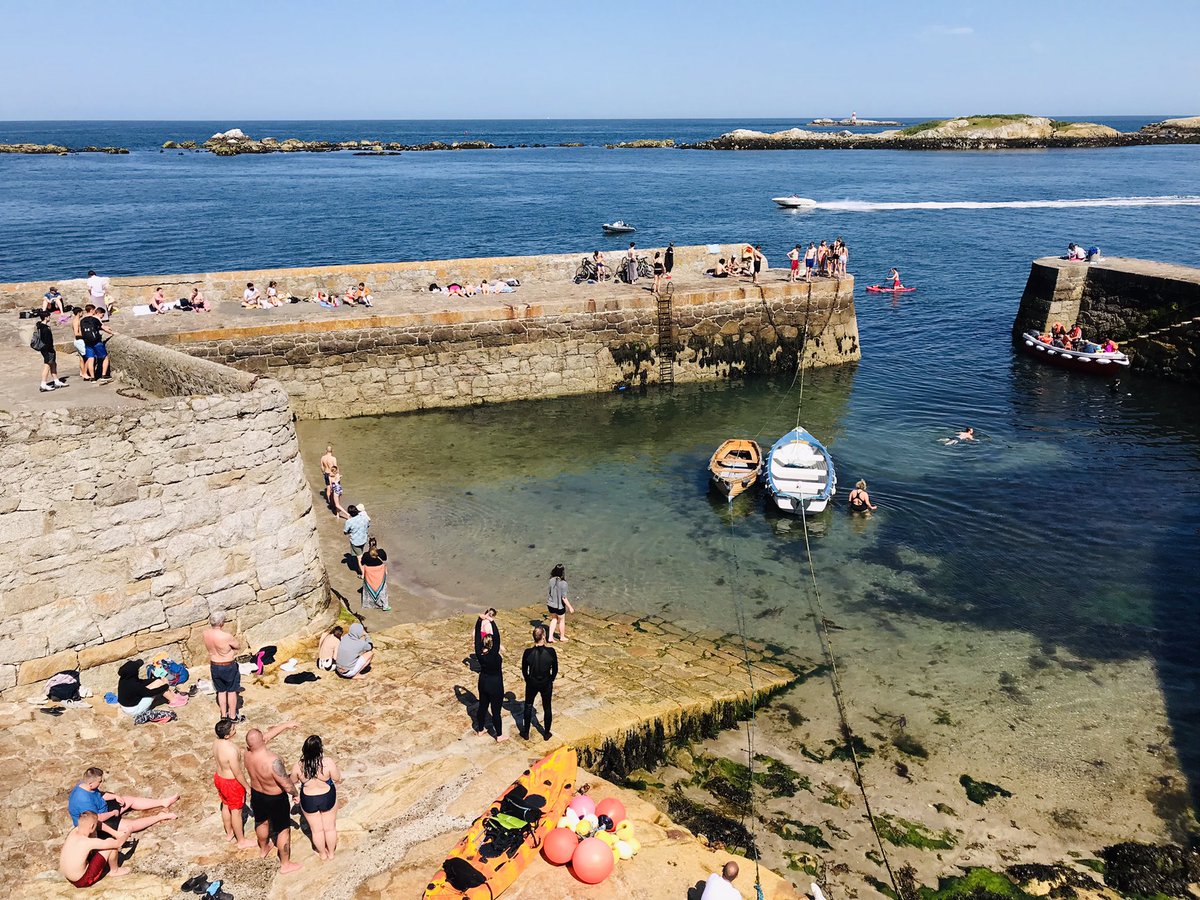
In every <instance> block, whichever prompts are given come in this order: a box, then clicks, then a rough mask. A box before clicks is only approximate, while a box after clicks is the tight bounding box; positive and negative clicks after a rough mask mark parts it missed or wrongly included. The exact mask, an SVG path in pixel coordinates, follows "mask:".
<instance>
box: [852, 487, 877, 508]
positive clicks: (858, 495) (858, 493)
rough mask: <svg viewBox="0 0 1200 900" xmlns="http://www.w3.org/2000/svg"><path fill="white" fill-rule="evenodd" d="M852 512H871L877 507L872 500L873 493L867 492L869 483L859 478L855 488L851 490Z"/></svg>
mask: <svg viewBox="0 0 1200 900" xmlns="http://www.w3.org/2000/svg"><path fill="white" fill-rule="evenodd" d="M848 499H849V501H850V512H869V511H870V510H873V509H876V506H875V504H873V503H872V502H871V495H870V494H868V493H867V483H866V482H865V481H863V480H862V479H859V481H858V484H856V485H854V490H852V491H851V492H850V497H849V498H848Z"/></svg>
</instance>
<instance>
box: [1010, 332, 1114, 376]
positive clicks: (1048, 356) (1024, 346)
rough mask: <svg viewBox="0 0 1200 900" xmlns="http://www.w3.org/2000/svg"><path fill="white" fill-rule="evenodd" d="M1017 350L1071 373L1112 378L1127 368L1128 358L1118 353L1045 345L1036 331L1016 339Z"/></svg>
mask: <svg viewBox="0 0 1200 900" xmlns="http://www.w3.org/2000/svg"><path fill="white" fill-rule="evenodd" d="M1089 346H1090V347H1096V346H1098V345H1096V344H1087V343H1085V347H1089ZM1017 348H1018V349H1019V350H1021V351H1022V352H1024V353H1025V354H1027V355H1028V356H1032V357H1034V358H1035V359H1039V360H1041V361H1042V362H1044V363H1049V364H1050V365H1052V366H1058V367H1059V368H1063V369H1070V370H1071V371H1072V372H1086V373H1087V374H1089V375H1106V376H1109V377H1112V376H1114V375H1120V374H1121V373H1122V372H1124V371H1125V370H1127V369H1128V368H1129V357H1128V356H1126V355H1125V354H1124V353H1121V352H1120V351H1114V352H1112V353H1103V352H1095V353H1089V352H1087V350H1067V349H1065V348H1063V347H1055V346H1053V345H1052V344H1047V343H1046V342H1045V341H1043V340H1041V339H1040V336H1039V335H1038V333H1037V332H1036V331H1026V332H1025V333H1024V334H1022V335H1021V336H1020V337H1019V338H1018V339H1017Z"/></svg>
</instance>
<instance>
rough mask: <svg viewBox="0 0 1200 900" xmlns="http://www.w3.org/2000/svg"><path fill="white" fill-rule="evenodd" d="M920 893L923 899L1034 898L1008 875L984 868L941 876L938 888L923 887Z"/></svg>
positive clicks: (1028, 899)
mask: <svg viewBox="0 0 1200 900" xmlns="http://www.w3.org/2000/svg"><path fill="white" fill-rule="evenodd" d="M918 894H919V896H920V898H921V900H1033V895H1032V894H1027V893H1025V891H1023V890H1021V889H1020V888H1019V887H1017V886H1016V885H1015V884H1013V882H1012V881H1011V880H1009V878H1008V877H1007V876H1005V875H1003V874H1001V873H999V872H993V871H992V870H991V869H984V868H970V869H967V870H966V874H964V875H951V876H949V877H943V878H939V879H938V886H937V888H936V889H935V888H928V887H922V888H920V890H919V891H918Z"/></svg>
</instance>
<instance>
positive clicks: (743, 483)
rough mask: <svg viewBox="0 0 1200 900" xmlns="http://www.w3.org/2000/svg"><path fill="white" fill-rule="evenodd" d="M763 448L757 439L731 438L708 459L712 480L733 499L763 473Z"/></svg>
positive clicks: (751, 485) (723, 492) (722, 491)
mask: <svg viewBox="0 0 1200 900" xmlns="http://www.w3.org/2000/svg"><path fill="white" fill-rule="evenodd" d="M762 464H763V463H762V448H761V447H759V446H758V442H757V441H751V440H745V439H741V438H730V439H729V440H727V441H725V442H724V443H723V444H721V446H720V447H718V448H717V452H716V453H714V454H713V455H712V459H710V460H709V461H708V474H709V479H710V480H711V482H712V483H713V484H714V485H715V486H716V488H717V490H719V491H720V492H721V493H722V494H724V495H725V496H726V497H728V498H729V499H730V500H732V499H733V498H734V497H736V496H737V495H738V494H740V493H742V492H743V491H745V490H747V489H749V488H751V487H753V486H754V483H755V482H756V481H758V476H759V475H760V474H761V473H762Z"/></svg>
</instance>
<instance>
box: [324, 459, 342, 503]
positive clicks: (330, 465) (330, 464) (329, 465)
mask: <svg viewBox="0 0 1200 900" xmlns="http://www.w3.org/2000/svg"><path fill="white" fill-rule="evenodd" d="M337 464H338V463H337V457H336V456H334V455H333V444H327V445H326V446H325V455H324V456H322V457H321V474H322V475H323V476H324V477H325V504H326V505H327V506H332V505H333V500H332V499H330V496H329V476H330V475H331V474H332V473H333V470H334V469H336V468H337Z"/></svg>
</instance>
